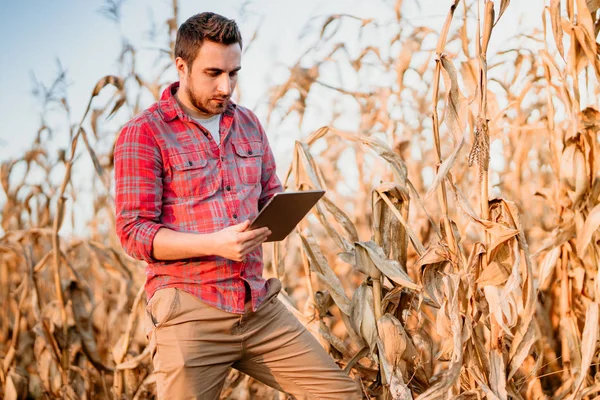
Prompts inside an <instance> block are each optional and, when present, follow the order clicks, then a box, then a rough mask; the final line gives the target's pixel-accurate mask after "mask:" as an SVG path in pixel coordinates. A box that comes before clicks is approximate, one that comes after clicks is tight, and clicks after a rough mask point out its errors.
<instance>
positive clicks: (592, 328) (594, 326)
mask: <svg viewBox="0 0 600 400" xmlns="http://www.w3.org/2000/svg"><path fill="white" fill-rule="evenodd" d="M581 337H582V341H581V366H580V369H579V371H578V372H579V373H578V376H577V379H576V381H575V385H574V387H575V388H574V390H573V393H572V395H571V397H570V399H574V398H575V396H576V395H577V393H578V392H579V390H580V389H581V385H582V384H583V382H584V380H585V379H586V377H587V372H588V369H589V368H590V365H591V364H592V358H593V357H594V355H595V354H596V347H597V341H598V303H590V305H589V306H588V309H587V311H586V313H585V327H584V328H583V333H582V335H581Z"/></svg>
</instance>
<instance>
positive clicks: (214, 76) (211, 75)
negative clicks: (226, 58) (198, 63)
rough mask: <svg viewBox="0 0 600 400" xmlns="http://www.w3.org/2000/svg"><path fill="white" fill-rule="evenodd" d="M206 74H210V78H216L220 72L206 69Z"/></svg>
mask: <svg viewBox="0 0 600 400" xmlns="http://www.w3.org/2000/svg"><path fill="white" fill-rule="evenodd" d="M206 74H207V75H208V76H210V77H211V78H216V77H217V76H219V74H220V72H218V71H208V72H207V73H206Z"/></svg>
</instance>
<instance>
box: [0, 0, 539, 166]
mask: <svg viewBox="0 0 600 400" xmlns="http://www.w3.org/2000/svg"><path fill="white" fill-rule="evenodd" d="M170 3H171V2H170V1H168V0H126V1H125V2H124V5H123V10H122V11H123V13H122V14H123V23H122V27H121V29H122V31H123V33H124V35H125V36H126V37H128V38H129V40H131V41H132V42H133V43H143V42H144V39H145V37H144V34H145V32H146V31H147V29H148V27H149V26H150V23H151V21H152V20H154V21H155V22H156V23H162V21H163V20H164V16H165V15H168V13H169V12H170V9H169V5H170ZM244 3H247V4H246V6H245V10H246V15H245V17H244V18H241V16H240V9H241V8H242V7H241V5H243V4H244ZM388 3H390V2H389V1H388ZM404 3H405V10H408V11H407V12H406V13H407V14H408V15H412V16H414V18H415V23H416V24H427V25H430V26H432V27H433V28H434V29H437V30H439V28H440V27H441V25H442V24H443V21H444V18H445V15H446V13H447V10H448V5H449V4H450V1H444V0H421V1H415V0H405V1H404ZM417 3H418V6H417ZM383 4H384V2H383V1H377V0H370V1H369V2H365V1H352V0H323V1H318V0H303V1H296V0H279V1H276V0H255V1H250V2H245V1H242V0H220V1H185V0H180V22H182V21H183V20H184V19H185V18H187V17H188V16H190V15H192V14H194V13H196V12H201V11H207V10H210V11H215V12H219V13H222V14H224V15H227V16H231V17H233V18H236V19H238V20H240V18H241V19H242V21H241V23H240V25H241V27H242V30H243V33H244V34H245V36H246V37H248V36H249V35H250V34H251V33H252V31H253V30H254V28H255V27H256V26H257V24H259V22H260V21H262V22H260V25H261V30H260V31H259V40H258V41H257V42H256V47H257V48H255V49H253V51H252V52H250V53H249V55H248V57H246V58H245V60H244V62H245V65H244V71H243V75H242V83H241V85H242V86H241V88H242V89H246V90H244V92H243V93H244V94H245V95H246V99H247V100H248V102H249V103H250V104H248V106H250V107H251V108H255V107H256V105H257V102H258V101H260V93H259V92H261V90H262V86H260V85H258V84H260V83H267V82H268V81H269V80H272V79H273V76H272V74H273V68H274V67H273V65H274V64H277V63H278V64H279V65H281V64H288V65H289V64H291V63H293V62H294V61H295V60H296V58H297V56H298V54H299V53H300V51H301V50H303V49H302V46H301V41H299V40H298V35H299V34H300V32H301V29H302V27H303V26H304V24H305V22H306V21H307V20H308V19H309V18H310V17H312V16H319V15H328V13H334V12H348V13H353V14H356V15H361V16H363V15H364V16H367V15H372V16H377V15H380V16H381V15H385V12H387V11H388V10H389V8H388V7H385V6H383ZM542 4H543V1H542V0H532V1H526V2H517V1H513V2H512V4H510V6H509V8H508V11H507V14H506V15H505V17H504V21H503V22H504V23H503V24H500V25H501V26H498V30H497V31H494V35H498V36H500V37H501V36H504V35H511V34H513V33H514V32H513V31H512V29H519V28H517V25H516V24H515V23H514V22H516V20H517V19H518V17H519V16H522V15H524V14H525V15H527V14H532V15H531V16H532V17H533V18H531V19H530V18H529V15H527V16H528V18H526V19H525V24H524V25H525V26H527V21H528V20H529V21H531V20H534V21H537V22H539V25H540V26H541V19H540V14H541V10H542ZM103 5H104V2H103V1H100V0H86V1H76V0H19V1H14V0H0V7H1V10H2V13H0V49H2V53H1V54H2V55H1V56H0V121H2V123H1V124H0V140H1V141H2V147H1V148H2V150H1V151H0V160H2V159H6V158H8V157H10V156H11V155H13V154H19V153H20V152H22V150H24V149H26V148H28V146H29V144H30V142H31V140H32V138H33V137H34V135H35V132H36V129H37V127H38V126H39V111H40V104H39V103H38V102H37V101H36V99H35V98H34V97H33V96H32V94H31V91H32V88H33V79H32V76H33V75H35V77H36V78H37V79H38V80H39V81H41V82H43V83H45V84H49V83H50V82H51V81H52V79H53V78H54V77H55V76H56V73H57V71H58V67H57V60H60V62H61V64H62V65H63V66H64V68H65V69H66V70H67V72H68V77H69V82H70V85H69V87H68V92H67V93H68V96H69V99H70V101H71V106H72V108H73V115H74V116H77V115H80V114H81V112H82V111H83V108H84V106H85V104H84V103H85V102H86V101H87V98H88V96H89V93H90V91H91V89H92V88H93V86H94V84H95V82H96V81H97V80H98V79H99V78H100V77H101V76H104V75H106V74H110V73H115V72H116V70H115V68H116V63H115V59H116V58H117V56H118V53H119V50H120V35H119V28H118V26H117V25H116V24H115V23H114V22H112V21H111V20H109V19H108V18H106V17H105V16H103V15H102V14H101V13H100V12H99V10H100V9H101V8H102V6H103ZM509 20H512V21H509ZM245 21H246V22H245ZM521 28H523V25H521ZM279 72H281V73H284V71H283V70H280V71H279ZM244 77H245V78H246V79H247V80H249V81H251V82H249V83H248V84H246V83H245V82H244ZM250 77H251V78H250ZM249 78H250V79H249ZM256 78H258V79H256ZM250 83H252V84H253V85H254V86H256V87H253V86H252V85H251V84H250ZM248 87H249V89H248ZM248 94H250V95H249V96H248Z"/></svg>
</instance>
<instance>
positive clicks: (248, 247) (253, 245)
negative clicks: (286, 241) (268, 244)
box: [242, 236, 268, 255]
mask: <svg viewBox="0 0 600 400" xmlns="http://www.w3.org/2000/svg"><path fill="white" fill-rule="evenodd" d="M267 237H268V236H261V237H258V238H256V239H255V240H252V241H249V242H247V243H246V244H244V247H243V249H242V254H243V255H246V254H248V253H250V252H252V251H254V250H255V249H257V248H258V246H260V245H262V244H263V243H264V241H265V240H266V239H267Z"/></svg>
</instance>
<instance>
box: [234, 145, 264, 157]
mask: <svg viewBox="0 0 600 400" xmlns="http://www.w3.org/2000/svg"><path fill="white" fill-rule="evenodd" d="M233 148H234V149H235V153H236V154H237V155H238V156H240V157H261V156H262V155H263V154H264V153H265V151H264V150H263V146H262V142H259V141H257V142H239V141H236V142H233Z"/></svg>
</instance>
